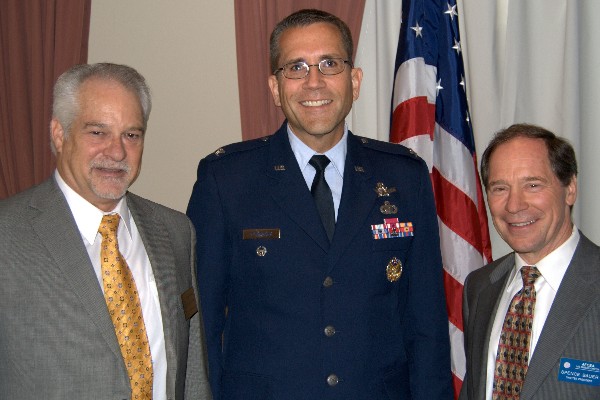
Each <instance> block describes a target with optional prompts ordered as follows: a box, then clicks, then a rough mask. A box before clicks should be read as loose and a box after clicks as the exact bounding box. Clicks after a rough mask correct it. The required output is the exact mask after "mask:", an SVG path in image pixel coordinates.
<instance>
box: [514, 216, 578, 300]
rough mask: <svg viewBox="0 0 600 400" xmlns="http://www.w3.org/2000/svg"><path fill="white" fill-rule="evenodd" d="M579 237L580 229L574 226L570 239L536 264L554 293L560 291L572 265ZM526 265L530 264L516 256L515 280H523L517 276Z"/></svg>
mask: <svg viewBox="0 0 600 400" xmlns="http://www.w3.org/2000/svg"><path fill="white" fill-rule="evenodd" d="M579 237H580V235H579V229H577V226H575V224H573V231H572V233H571V236H569V238H568V239H567V240H566V241H565V242H564V243H563V244H561V245H560V246H558V247H557V248H556V249H554V250H553V251H552V252H551V253H550V254H548V255H547V256H546V257H544V258H542V259H541V260H540V261H538V262H537V263H536V264H535V266H536V267H537V269H538V270H539V271H540V273H541V274H542V276H543V277H544V280H545V281H546V282H548V284H549V285H550V287H552V289H554V291H558V287H559V286H560V283H561V282H562V279H563V277H564V276H565V273H566V272H567V268H568V267H569V264H570V263H571V259H572V258H573V254H575V250H576V249H577V244H578V243H579ZM524 265H528V264H527V263H526V262H525V261H524V260H523V259H522V258H521V256H519V255H518V254H515V268H516V269H515V271H514V277H513V279H521V274H517V272H518V271H519V270H520V269H521V267H522V266H524Z"/></svg>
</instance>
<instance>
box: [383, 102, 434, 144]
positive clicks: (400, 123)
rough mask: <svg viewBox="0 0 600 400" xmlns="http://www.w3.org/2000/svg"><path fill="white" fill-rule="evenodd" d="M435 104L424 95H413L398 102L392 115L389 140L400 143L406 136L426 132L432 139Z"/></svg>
mask: <svg viewBox="0 0 600 400" xmlns="http://www.w3.org/2000/svg"><path fill="white" fill-rule="evenodd" d="M434 126H435V104H430V103H429V102H427V97H426V96H419V97H413V98H411V99H409V100H406V101H403V102H402V103H400V104H398V107H396V108H395V109H394V113H393V117H392V128H391V132H390V141H391V142H393V143H400V142H401V141H402V140H405V139H407V138H410V137H413V136H417V135H422V134H424V133H428V134H429V137H430V139H431V140H433V128H434Z"/></svg>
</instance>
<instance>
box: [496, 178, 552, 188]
mask: <svg viewBox="0 0 600 400" xmlns="http://www.w3.org/2000/svg"><path fill="white" fill-rule="evenodd" d="M519 182H548V179H546V178H544V177H542V176H526V177H525V178H523V179H519ZM498 184H500V185H507V184H508V182H507V181H506V180H505V179H497V180H495V181H490V183H489V186H494V185H498Z"/></svg>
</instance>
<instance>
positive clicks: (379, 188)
mask: <svg viewBox="0 0 600 400" xmlns="http://www.w3.org/2000/svg"><path fill="white" fill-rule="evenodd" d="M374 190H375V193H377V197H387V196H389V195H390V193H394V192H395V191H396V188H395V187H391V188H388V187H386V186H385V185H384V184H383V183H382V182H377V185H375V189H374Z"/></svg>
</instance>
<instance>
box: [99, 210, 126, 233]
mask: <svg viewBox="0 0 600 400" xmlns="http://www.w3.org/2000/svg"><path fill="white" fill-rule="evenodd" d="M120 219H121V217H119V214H110V215H105V216H103V217H102V222H100V227H99V228H98V232H100V234H101V235H102V236H104V237H106V235H111V236H115V235H116V234H117V233H116V232H117V228H118V227H119V221H120Z"/></svg>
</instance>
